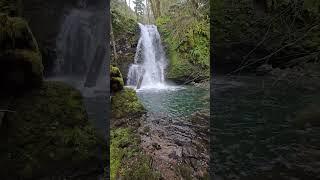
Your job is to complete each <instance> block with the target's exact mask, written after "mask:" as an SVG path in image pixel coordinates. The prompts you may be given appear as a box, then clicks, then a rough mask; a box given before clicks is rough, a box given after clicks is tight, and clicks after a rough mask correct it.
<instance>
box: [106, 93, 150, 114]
mask: <svg viewBox="0 0 320 180" xmlns="http://www.w3.org/2000/svg"><path fill="white" fill-rule="evenodd" d="M144 112H145V109H144V107H143V105H142V103H141V102H140V100H139V99H138V96H137V94H136V92H135V91H134V90H133V89H130V88H124V89H123V90H122V91H120V92H117V93H115V95H114V96H113V97H112V99H111V116H112V118H116V119H118V118H124V117H130V116H140V115H142V114H143V113H144Z"/></svg>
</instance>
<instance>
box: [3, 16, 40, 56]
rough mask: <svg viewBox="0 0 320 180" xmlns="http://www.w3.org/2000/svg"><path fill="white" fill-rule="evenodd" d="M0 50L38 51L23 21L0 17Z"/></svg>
mask: <svg viewBox="0 0 320 180" xmlns="http://www.w3.org/2000/svg"><path fill="white" fill-rule="evenodd" d="M0 49H1V50H2V51H3V50H8V49H28V50H32V51H38V44H37V42H36V40H35V38H34V36H33V34H32V32H31V30H30V28H29V25H28V23H27V22H26V21H25V20H24V19H22V18H19V17H9V16H7V15H5V14H1V15H0Z"/></svg>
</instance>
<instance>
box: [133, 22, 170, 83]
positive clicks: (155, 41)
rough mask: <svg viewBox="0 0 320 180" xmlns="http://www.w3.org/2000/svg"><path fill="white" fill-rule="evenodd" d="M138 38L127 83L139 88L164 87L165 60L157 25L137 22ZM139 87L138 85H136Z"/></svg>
mask: <svg viewBox="0 0 320 180" xmlns="http://www.w3.org/2000/svg"><path fill="white" fill-rule="evenodd" d="M139 27H140V39H139V42H138V45H137V50H136V55H135V59H134V63H133V64H131V65H130V67H129V72H128V79H127V84H128V85H129V86H137V85H138V84H139V80H140V81H141V80H142V82H141V88H144V87H152V88H161V87H165V86H166V85H165V75H164V72H165V68H166V66H167V60H166V57H165V53H164V50H163V46H162V44H161V38H160V34H159V32H158V29H157V26H155V25H143V24H140V23H139ZM138 88H139V87H138Z"/></svg>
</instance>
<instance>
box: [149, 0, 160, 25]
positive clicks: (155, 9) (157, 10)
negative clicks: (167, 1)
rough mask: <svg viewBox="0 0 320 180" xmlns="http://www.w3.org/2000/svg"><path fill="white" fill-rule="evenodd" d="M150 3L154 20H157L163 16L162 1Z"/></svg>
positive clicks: (151, 0) (153, 0) (155, 0)
mask: <svg viewBox="0 0 320 180" xmlns="http://www.w3.org/2000/svg"><path fill="white" fill-rule="evenodd" d="M149 2H150V4H151V9H152V13H153V16H154V19H155V20H156V19H157V18H158V17H160V16H161V9H160V8H161V7H160V0H149Z"/></svg>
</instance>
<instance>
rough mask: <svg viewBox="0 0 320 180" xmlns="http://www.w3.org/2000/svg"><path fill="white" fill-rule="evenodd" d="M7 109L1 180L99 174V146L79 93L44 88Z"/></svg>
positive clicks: (0, 154)
mask: <svg viewBox="0 0 320 180" xmlns="http://www.w3.org/2000/svg"><path fill="white" fill-rule="evenodd" d="M10 109H12V110H14V112H13V113H6V115H5V117H4V118H3V123H2V126H1V130H0V132H1V133H0V140H1V144H0V158H1V162H5V163H6V166H7V167H8V170H9V171H8V172H3V171H5V170H6V169H1V170H0V174H1V177H2V178H4V179H6V177H10V179H16V178H19V179H38V178H44V177H71V176H81V175H79V174H78V173H79V172H80V173H81V174H82V173H84V174H88V173H92V171H94V172H95V173H98V174H99V173H101V174H102V173H103V172H98V171H99V169H100V168H99V164H100V162H101V161H102V159H101V158H103V157H99V156H101V153H99V148H101V147H104V142H103V140H102V138H100V137H98V136H97V135H96V133H95V130H94V128H93V127H92V126H91V124H90V123H89V121H88V117H87V114H86V111H85V108H84V105H83V102H82V96H81V94H80V92H78V91H77V90H75V89H73V88H71V87H69V86H67V85H64V84H63V83H58V82H46V83H44V84H43V85H42V86H41V88H40V89H35V90H32V91H31V92H28V93H26V94H25V95H23V96H22V97H19V98H17V99H15V100H13V102H12V103H11V105H10ZM96 177H97V176H96ZM78 178H79V177H78ZM76 179H77V178H76Z"/></svg>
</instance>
